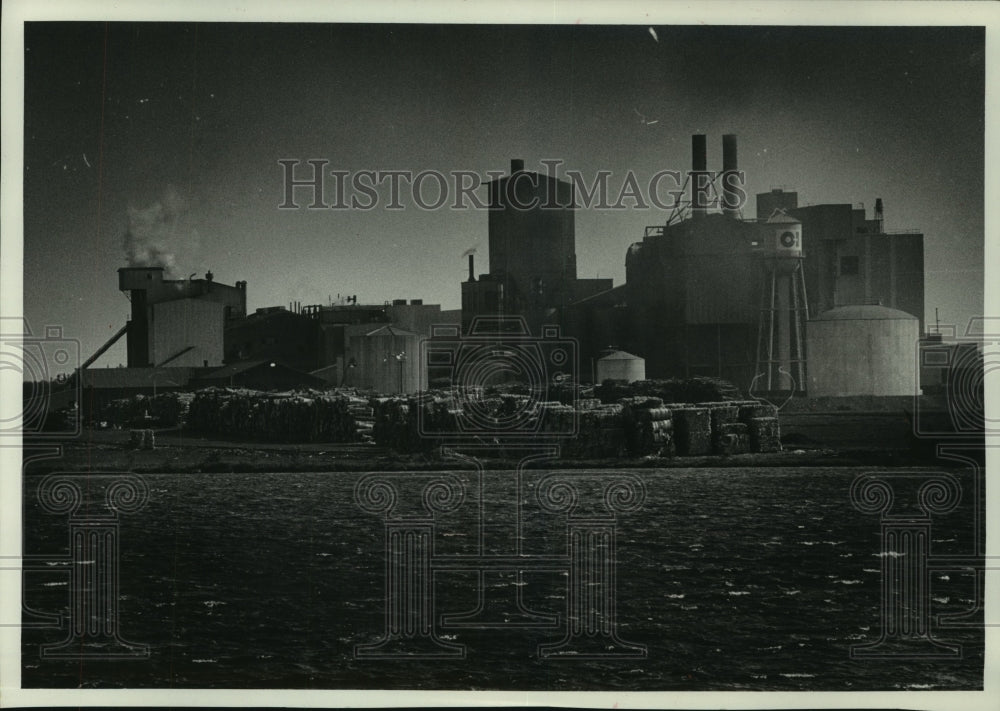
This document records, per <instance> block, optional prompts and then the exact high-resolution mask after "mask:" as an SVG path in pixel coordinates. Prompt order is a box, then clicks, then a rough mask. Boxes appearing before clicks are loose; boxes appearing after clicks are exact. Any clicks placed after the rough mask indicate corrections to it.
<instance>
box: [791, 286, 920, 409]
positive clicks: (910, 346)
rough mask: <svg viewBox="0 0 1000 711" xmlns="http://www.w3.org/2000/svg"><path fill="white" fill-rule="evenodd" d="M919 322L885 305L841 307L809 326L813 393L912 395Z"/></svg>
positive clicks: (915, 373) (914, 388)
mask: <svg viewBox="0 0 1000 711" xmlns="http://www.w3.org/2000/svg"><path fill="white" fill-rule="evenodd" d="M919 337H920V327H919V321H918V319H917V318H916V316H912V315H910V314H908V313H906V312H904V311H898V310H896V309H890V308H887V307H885V306H840V307H838V308H835V309H831V310H829V311H826V312H824V313H822V314H820V315H819V316H817V317H816V318H814V319H813V320H811V321H809V322H808V324H807V326H806V344H807V346H806V353H807V354H808V358H809V387H808V394H809V395H810V396H811V397H823V396H826V397H846V396H852V395H913V394H914V393H916V392H917V390H916V388H917V372H916V371H917V367H916V362H917V360H916V348H917V342H918V340H919Z"/></svg>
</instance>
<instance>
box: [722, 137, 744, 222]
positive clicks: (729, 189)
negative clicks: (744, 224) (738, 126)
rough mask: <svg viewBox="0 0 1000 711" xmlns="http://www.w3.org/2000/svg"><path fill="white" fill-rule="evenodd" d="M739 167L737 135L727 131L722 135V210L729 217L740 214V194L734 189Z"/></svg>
mask: <svg viewBox="0 0 1000 711" xmlns="http://www.w3.org/2000/svg"><path fill="white" fill-rule="evenodd" d="M739 169H740V168H739V160H738V158H737V153H736V135H735V134H733V133H727V134H725V135H723V136H722V211H723V212H724V213H725V214H726V215H728V216H729V217H738V216H739V214H740V196H739V193H738V192H737V191H736V190H735V189H734V187H735V185H736V181H737V179H738V178H737V173H738V172H739Z"/></svg>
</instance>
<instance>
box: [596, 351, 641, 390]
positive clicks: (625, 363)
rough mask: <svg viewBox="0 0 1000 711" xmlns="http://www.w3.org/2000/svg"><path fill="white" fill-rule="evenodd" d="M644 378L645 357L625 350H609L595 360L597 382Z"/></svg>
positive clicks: (631, 381)
mask: <svg viewBox="0 0 1000 711" xmlns="http://www.w3.org/2000/svg"><path fill="white" fill-rule="evenodd" d="M645 379H646V359H645V358H640V357H639V356H637V355H632V354H631V353H626V352H625V351H611V352H610V353H608V354H606V355H604V356H603V357H601V358H599V359H598V360H597V382H598V383H603V382H604V381H605V380H623V381H625V382H627V383H634V382H635V381H636V380H645Z"/></svg>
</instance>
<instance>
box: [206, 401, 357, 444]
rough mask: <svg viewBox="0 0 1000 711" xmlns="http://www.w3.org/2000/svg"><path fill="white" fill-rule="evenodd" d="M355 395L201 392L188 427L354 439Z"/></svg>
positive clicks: (293, 438)
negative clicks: (352, 399) (353, 408)
mask: <svg viewBox="0 0 1000 711" xmlns="http://www.w3.org/2000/svg"><path fill="white" fill-rule="evenodd" d="M352 407H355V409H356V408H357V403H352V401H351V397H349V396H347V395H343V394H339V393H321V392H306V393H270V392H260V391H256V390H245V389H234V388H207V389H205V390H201V391H199V392H198V393H197V394H196V395H195V397H194V399H193V400H192V401H191V406H190V409H189V410H188V417H187V426H188V429H190V430H192V431H194V432H198V433H202V434H214V435H223V436H237V437H247V438H252V439H255V440H262V441H272V442H355V441H357V440H358V438H359V434H358V426H357V422H356V420H355V416H354V414H352V412H351V408H352Z"/></svg>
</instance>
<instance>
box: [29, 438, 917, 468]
mask: <svg viewBox="0 0 1000 711" xmlns="http://www.w3.org/2000/svg"><path fill="white" fill-rule="evenodd" d="M155 439H156V446H155V449H138V448H135V447H134V446H133V445H132V444H131V443H130V440H131V436H130V433H129V431H127V430H87V431H84V432H83V433H82V434H81V435H80V437H79V438H77V439H75V440H71V441H69V442H67V443H65V444H64V445H63V452H62V456H61V457H59V458H52V459H40V460H38V461H35V462H32V463H31V464H30V465H29V471H30V472H31V473H45V472H49V471H102V470H103V471H133V472H136V473H150V474H152V473H193V474H197V473H205V474H212V473H239V472H246V473H255V472H275V471H283V472H357V471H372V470H380V471H428V470H441V469H468V467H469V465H468V464H467V463H466V462H465V461H461V460H457V459H452V458H448V457H445V456H442V455H441V454H440V453H429V454H400V453H396V452H393V451H392V450H390V449H388V448H385V447H379V446H377V445H374V444H361V443H356V444H327V443H311V444H283V443H257V442H252V441H227V440H220V439H212V438H206V437H196V436H191V435H190V434H187V433H185V432H183V431H180V430H177V429H172V430H161V431H157V432H156V433H155ZM792 439H793V440H794V439H795V438H792ZM891 444H892V446H879V443H878V441H874V442H849V443H848V445H849V446H845V447H830V446H825V445H823V444H817V443H816V442H814V441H810V442H808V443H795V442H793V443H790V444H786V446H785V448H784V449H783V451H780V452H767V453H761V452H755V453H746V454H734V455H729V456H724V455H707V456H694V457H638V458H622V457H616V458H604V459H553V460H550V461H540V462H533V463H532V465H531V467H532V468H535V469H539V468H552V469H562V468H567V467H572V468H579V469H610V468H622V467H626V468H641V469H650V468H657V469H678V468H704V467H717V468H731V467H739V468H744V467H819V466H840V467H855V466H856V467H864V466H890V467H894V466H911V465H921V464H923V465H926V464H932V463H933V462H932V461H930V462H929V461H927V459H926V458H925V457H924V458H922V457H919V456H917V455H916V454H915V453H914V452H913V451H911V450H909V449H907V448H905V447H901V446H899V443H898V442H893V443H891ZM522 452H524V450H523V449H519V450H516V451H513V452H511V453H510V454H509V456H504V454H503V452H496V451H494V452H490V453H489V454H490V455H491V456H485V457H481V461H482V463H483V466H484V467H486V468H489V469H494V470H496V469H509V468H512V467H514V466H516V464H517V461H518V459H519V458H520V456H521V454H522Z"/></svg>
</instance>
